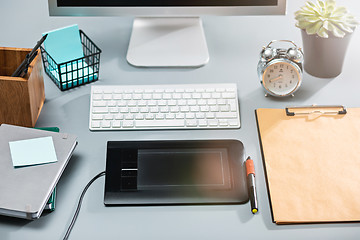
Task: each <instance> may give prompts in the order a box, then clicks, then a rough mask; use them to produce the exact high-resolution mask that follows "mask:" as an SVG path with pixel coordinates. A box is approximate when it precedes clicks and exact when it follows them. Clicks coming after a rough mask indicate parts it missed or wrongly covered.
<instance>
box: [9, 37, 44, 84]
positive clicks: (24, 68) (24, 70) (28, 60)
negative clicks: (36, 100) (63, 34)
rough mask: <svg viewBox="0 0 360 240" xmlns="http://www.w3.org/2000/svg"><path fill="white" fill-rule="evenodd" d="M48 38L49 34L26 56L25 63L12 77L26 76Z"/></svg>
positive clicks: (23, 62)
mask: <svg viewBox="0 0 360 240" xmlns="http://www.w3.org/2000/svg"><path fill="white" fill-rule="evenodd" d="M46 37H47V34H45V35H44V36H43V37H42V38H41V39H40V40H39V41H38V42H37V43H36V45H35V47H34V48H33V49H32V50H31V52H30V53H28V54H26V57H25V59H24V61H22V63H21V64H20V65H19V67H18V68H17V69H16V70H15V72H14V73H13V74H12V75H11V76H12V77H23V76H22V75H25V74H26V73H27V69H28V67H29V65H30V63H31V62H32V60H34V58H35V57H36V55H37V49H38V48H39V47H40V45H41V44H42V43H43V42H44V41H45V39H46Z"/></svg>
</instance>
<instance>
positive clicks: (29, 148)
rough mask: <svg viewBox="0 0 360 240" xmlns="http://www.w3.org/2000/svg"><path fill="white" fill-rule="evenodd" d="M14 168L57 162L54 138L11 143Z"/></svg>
mask: <svg viewBox="0 0 360 240" xmlns="http://www.w3.org/2000/svg"><path fill="white" fill-rule="evenodd" d="M9 145H10V152H11V159H12V162H13V166H14V167H23V166H31V165H38V164H44V163H51V162H57V157H56V152H55V147H54V142H53V139H52V137H41V138H33V139H26V140H20V141H13V142H9Z"/></svg>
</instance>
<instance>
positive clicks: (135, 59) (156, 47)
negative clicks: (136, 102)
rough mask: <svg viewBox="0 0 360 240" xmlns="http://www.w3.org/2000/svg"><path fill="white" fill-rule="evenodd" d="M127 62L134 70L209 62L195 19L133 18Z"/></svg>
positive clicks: (204, 41)
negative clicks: (135, 68)
mask: <svg viewBox="0 0 360 240" xmlns="http://www.w3.org/2000/svg"><path fill="white" fill-rule="evenodd" d="M126 58H127V61H128V62H129V63H130V64H131V65H134V66H137V67H200V66H203V65H205V64H206V63H207V62H208V61H209V52H208V48H207V44H206V39H205V35H204V30H203V27H202V21H201V19H200V18H198V17H183V18H182V17H180V18H173V17H159V18H156V17H141V18H135V19H134V23H133V29H132V34H131V38H130V43H129V49H128V52H127V56H126Z"/></svg>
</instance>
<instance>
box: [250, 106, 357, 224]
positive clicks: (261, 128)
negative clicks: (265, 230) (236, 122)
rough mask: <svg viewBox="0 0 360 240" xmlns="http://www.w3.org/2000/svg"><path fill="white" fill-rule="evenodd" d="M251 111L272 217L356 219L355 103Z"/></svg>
mask: <svg viewBox="0 0 360 240" xmlns="http://www.w3.org/2000/svg"><path fill="white" fill-rule="evenodd" d="M255 114H256V119H257V127H258V133H259V140H260V147H261V151H262V157H263V164H264V169H265V175H266V180H267V188H268V194H269V200H270V206H271V210H272V220H273V222H275V223H276V224H301V223H328V222H358V221H360V108H349V109H345V107H343V106H308V107H290V108H286V109H257V110H255Z"/></svg>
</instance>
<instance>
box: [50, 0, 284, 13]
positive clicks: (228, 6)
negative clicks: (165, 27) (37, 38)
mask: <svg viewBox="0 0 360 240" xmlns="http://www.w3.org/2000/svg"><path fill="white" fill-rule="evenodd" d="M48 2H49V13H50V15H52V16H126V15H131V16H164V15H168V16H174V15H176V16H200V15H230V16H236V15H264V14H266V15H274V14H277V15H278V14H285V8H286V0H48Z"/></svg>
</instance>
